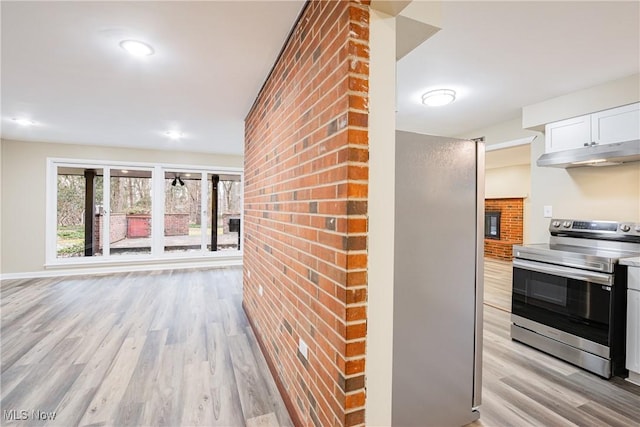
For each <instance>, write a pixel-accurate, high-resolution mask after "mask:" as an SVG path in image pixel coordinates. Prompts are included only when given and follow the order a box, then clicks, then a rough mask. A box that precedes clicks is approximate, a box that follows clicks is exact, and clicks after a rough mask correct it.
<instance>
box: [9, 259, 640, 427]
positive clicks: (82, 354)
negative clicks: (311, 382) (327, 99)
mask: <svg viewBox="0 0 640 427" xmlns="http://www.w3.org/2000/svg"><path fill="white" fill-rule="evenodd" d="M485 270H486V273H485V301H486V304H485V310H484V313H485V327H484V363H483V369H484V375H483V403H482V406H481V419H480V420H479V421H477V422H475V423H474V424H472V425H473V426H474V427H480V426H485V427H503V426H518V427H519V426H572V425H578V426H598V427H599V426H632V425H640V387H636V386H634V385H632V384H629V383H625V382H624V381H623V380H620V379H617V378H616V379H614V380H612V381H605V380H602V379H600V378H598V377H596V376H594V375H591V374H589V373H587V372H585V371H583V370H581V369H579V368H576V367H574V366H572V365H569V364H567V363H564V362H562V361H560V360H557V359H555V358H553V357H550V356H547V355H545V354H544V353H541V352H539V351H537V350H534V349H532V348H529V347H527V346H525V345H522V344H519V343H516V342H513V341H511V339H510V338H509V310H510V305H511V303H510V287H511V265H510V263H505V262H500V261H492V260H487V263H486V268H485ZM241 286H242V285H241V271H240V269H213V270H188V271H187V270H175V271H166V272H153V273H130V274H116V275H109V276H87V277H72V278H59V279H30V280H10V281H3V282H2V285H1V288H0V290H1V297H2V303H1V307H0V308H1V310H2V325H1V327H2V329H1V332H2V342H1V343H2V350H1V362H2V364H1V371H2V376H1V381H2V389H1V395H0V398H1V399H2V400H1V401H0V407H1V409H2V410H3V411H5V410H17V411H23V410H25V411H28V416H29V417H30V419H29V420H28V422H25V421H16V422H11V421H8V420H7V419H6V418H5V419H3V420H2V421H0V424H1V425H25V426H26V425H29V426H30V425H45V424H46V425H61V426H73V425H87V426H88V425H91V426H100V425H118V426H120V425H149V426H161V425H166V426H178V425H189V426H191V425H203V426H209V425H210V426H215V425H220V426H243V425H246V426H248V427H257V426H271V425H284V426H289V425H291V420H290V419H289V417H288V415H287V413H286V409H285V408H284V404H283V402H282V400H281V398H280V396H279V394H278V391H277V389H276V387H275V384H274V382H273V379H272V378H271V376H270V374H269V371H268V368H267V366H266V362H265V360H264V357H263V356H262V354H261V353H260V350H259V348H258V346H257V343H256V340H255V336H254V335H253V333H252V331H251V329H250V328H249V327H248V324H247V320H246V317H245V315H244V311H243V310H242V307H241ZM496 307H497V308H496ZM34 410H36V411H43V412H45V413H47V412H49V411H56V418H55V419H54V420H53V421H51V420H49V421H48V422H44V421H42V422H37V420H34V419H33V418H32V417H33V412H32V411H34ZM4 415H5V414H4V412H3V414H2V416H4ZM16 415H17V416H18V417H20V416H22V413H20V412H18V413H16Z"/></svg>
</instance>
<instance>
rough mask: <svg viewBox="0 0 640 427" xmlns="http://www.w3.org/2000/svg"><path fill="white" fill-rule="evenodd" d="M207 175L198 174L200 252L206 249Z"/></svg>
mask: <svg viewBox="0 0 640 427" xmlns="http://www.w3.org/2000/svg"><path fill="white" fill-rule="evenodd" d="M208 177H209V175H208V174H207V172H202V173H200V194H201V195H202V196H201V197H200V250H201V251H203V252H204V251H206V249H207V229H208V226H207V224H208V223H209V221H210V219H209V215H207V209H208V203H209V180H208Z"/></svg>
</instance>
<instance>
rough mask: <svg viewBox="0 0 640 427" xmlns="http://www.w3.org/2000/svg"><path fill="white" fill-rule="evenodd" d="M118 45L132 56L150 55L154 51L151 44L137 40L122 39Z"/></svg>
mask: <svg viewBox="0 0 640 427" xmlns="http://www.w3.org/2000/svg"><path fill="white" fill-rule="evenodd" d="M120 47H121V48H123V49H124V50H126V51H127V52H129V53H130V54H131V55H134V56H150V55H153V52H154V51H153V48H152V47H151V46H149V45H148V44H146V43H143V42H140V41H137V40H123V41H121V42H120Z"/></svg>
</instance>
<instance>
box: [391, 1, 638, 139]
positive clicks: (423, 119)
mask: <svg viewBox="0 0 640 427" xmlns="http://www.w3.org/2000/svg"><path fill="white" fill-rule="evenodd" d="M639 71H640V2H638V1H631V2H616V1H604V2H591V1H589V2H576V1H570V2H557V1H534V2H521V1H501V2H484V1H481V2H479V1H472V2H468V1H467V2H459V1H448V2H443V4H442V30H441V31H439V32H438V33H436V34H435V35H434V36H433V37H432V38H431V39H429V40H427V41H426V42H425V43H423V44H422V45H421V46H419V47H418V48H416V49H415V50H414V51H413V52H411V53H409V54H408V55H407V56H405V57H404V58H403V59H401V60H400V61H399V63H398V101H397V103H398V106H397V107H398V114H397V126H398V128H400V129H403V130H410V131H416V132H424V133H429V134H435V135H444V136H456V135H460V134H464V133H467V132H471V131H474V130H477V129H481V128H484V127H487V126H491V125H494V124H498V123H501V122H504V121H507V120H509V119H514V118H516V117H518V116H519V115H520V114H521V108H522V107H523V106H526V105H530V104H534V103H537V102H541V101H544V100H547V99H550V98H553V97H556V96H559V95H563V94H566V93H569V92H573V91H575V90H579V89H583V88H586V87H590V86H594V85H597V84H600V83H604V82H607V81H610V80H614V79H617V78H621V77H626V76H629V75H632V74H635V73H638V72H639ZM438 88H450V89H454V90H456V91H457V92H458V99H457V100H456V101H455V102H454V103H453V104H450V105H447V106H444V107H439V108H436V107H426V106H424V105H422V104H421V95H422V94H423V93H424V92H426V91H427V90H430V89H438ZM478 136H482V135H478Z"/></svg>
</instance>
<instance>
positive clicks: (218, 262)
mask: <svg viewBox="0 0 640 427" xmlns="http://www.w3.org/2000/svg"><path fill="white" fill-rule="evenodd" d="M158 261H160V262H159V263H153V264H139V263H138V264H137V265H131V264H129V265H114V266H105V267H98V268H96V267H95V266H93V267H91V268H76V269H52V270H43V271H32V272H26V273H5V274H0V280H12V279H30V278H39V277H61V276H80V275H95V274H109V273H127V272H131V271H156V270H178V269H187V268H208V267H211V268H221V267H235V266H242V256H237V257H228V258H224V259H223V258H218V259H215V258H213V257H210V258H207V259H206V260H204V259H203V260H202V261H200V262H193V261H191V262H182V263H180V262H178V263H167V262H166V260H158ZM205 261H206V262H205ZM52 267H53V266H52ZM55 267H61V266H59V265H56V266H55Z"/></svg>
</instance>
